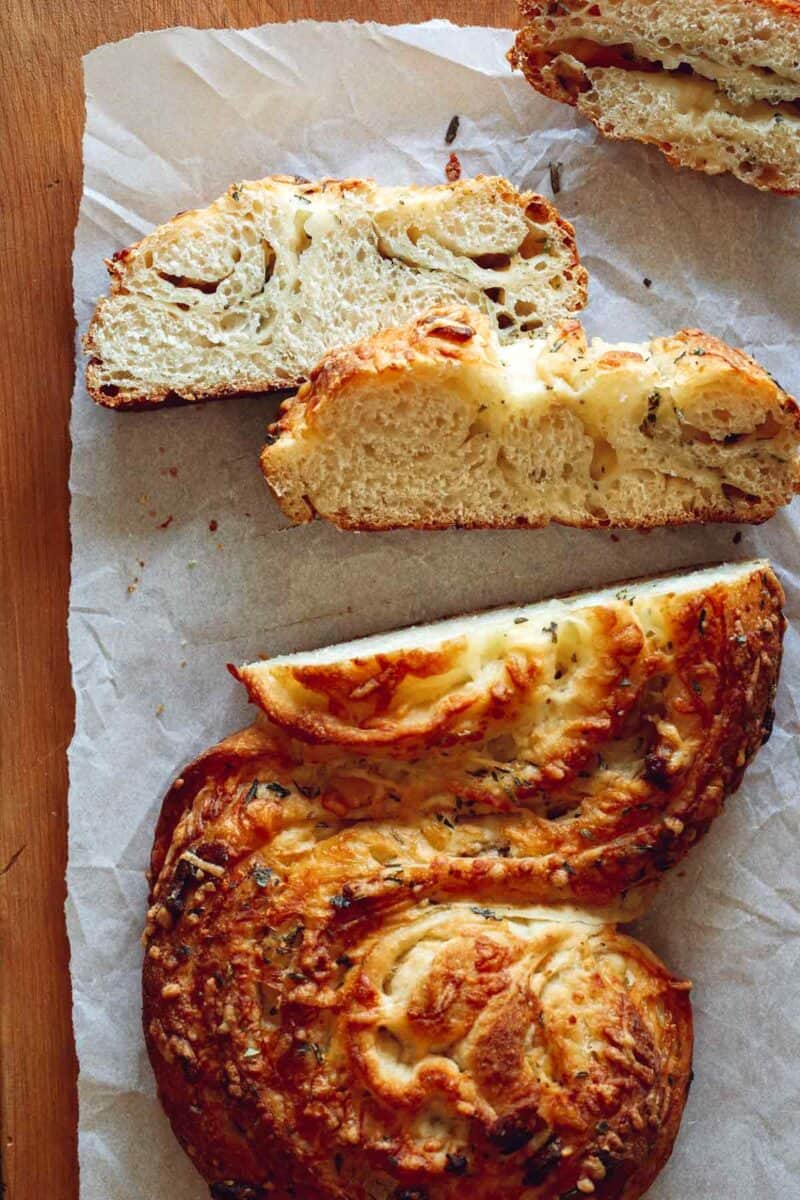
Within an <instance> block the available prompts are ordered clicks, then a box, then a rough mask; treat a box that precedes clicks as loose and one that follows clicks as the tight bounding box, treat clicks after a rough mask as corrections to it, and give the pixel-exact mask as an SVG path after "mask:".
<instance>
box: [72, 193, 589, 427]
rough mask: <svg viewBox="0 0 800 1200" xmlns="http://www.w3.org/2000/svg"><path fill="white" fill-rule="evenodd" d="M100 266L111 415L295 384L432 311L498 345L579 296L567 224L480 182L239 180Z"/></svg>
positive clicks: (98, 324) (90, 342)
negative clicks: (468, 313)
mask: <svg viewBox="0 0 800 1200" xmlns="http://www.w3.org/2000/svg"><path fill="white" fill-rule="evenodd" d="M107 265H108V269H109V273H110V275H111V290H110V294H109V295H108V296H106V297H105V298H104V299H102V300H100V302H99V303H98V305H97V308H96V310H95V313H94V316H93V318H92V321H91V324H90V326H89V330H88V333H87V336H86V339H85V343H84V344H85V348H86V351H87V353H88V354H89V355H90V356H91V357H90V359H89V366H88V368H87V373H86V382H87V387H88V389H89V392H90V394H91V396H92V397H93V399H95V400H96V401H97V402H98V403H99V404H105V405H107V406H108V407H111V408H147V407H150V406H152V405H155V404H164V403H180V402H184V401H191V400H198V399H204V398H209V397H215V396H225V395H231V394H235V393H241V392H256V391H267V390H271V389H281V388H290V387H295V386H296V385H297V384H298V383H300V382H301V380H302V379H303V378H305V376H306V375H307V374H308V371H309V370H310V368H311V367H312V366H313V365H314V363H315V362H317V360H318V359H319V358H321V356H322V355H323V354H324V353H325V351H326V350H330V349H331V348H332V347H334V346H339V345H345V344H347V343H349V342H353V341H356V340H358V339H359V338H362V337H365V336H367V335H368V334H370V333H374V332H375V331H376V330H379V329H381V328H384V327H385V326H387V325H395V324H397V323H398V322H401V321H405V320H408V319H409V318H410V317H412V316H414V315H416V314H417V313H418V312H419V311H421V310H422V309H424V308H426V307H430V305H431V304H434V303H436V302H437V301H443V300H448V299H449V300H453V299H458V300H462V301H464V302H467V303H470V304H474V305H477V306H478V307H479V308H480V309H482V310H483V311H484V312H485V313H486V314H487V317H488V319H489V320H490V322H491V324H492V326H493V327H494V328H496V329H497V330H498V333H499V335H500V338H501V340H502V341H504V342H505V341H510V340H513V339H514V338H515V337H518V336H519V335H520V334H521V333H523V332H527V331H530V330H532V329H538V328H539V327H540V326H542V325H543V324H546V323H548V322H550V321H552V320H554V319H555V318H557V317H560V316H565V315H567V314H569V313H571V312H573V311H575V310H576V309H579V308H582V307H583V305H584V303H585V300H586V272H585V271H584V270H583V268H582V267H581V266H580V263H579V261H578V253H577V250H576V248H575V238H574V231H573V229H572V226H571V225H569V224H568V223H567V222H566V221H563V220H561V218H560V217H559V216H558V214H557V212H556V211H555V209H554V208H553V207H552V205H551V204H549V203H548V202H547V201H546V200H544V199H543V198H542V197H541V196H537V195H534V194H533V193H532V192H518V191H516V190H515V189H514V188H513V187H512V186H511V185H510V184H509V183H507V182H506V181H505V180H504V179H495V178H485V177H479V178H477V179H465V180H462V181H459V182H456V183H451V184H448V185H445V186H441V187H378V186H376V184H374V183H372V182H371V181H370V180H358V179H350V180H344V181H338V180H326V181H324V182H322V183H308V182H305V181H302V180H295V179H293V178H290V177H287V176H273V177H271V178H268V179H262V180H260V181H258V182H255V183H239V184H235V185H234V186H233V187H231V188H230V189H229V190H228V192H227V194H226V195H225V196H223V197H222V198H221V199H219V200H217V201H216V203H214V204H212V205H211V206H210V207H209V208H205V209H201V210H198V211H195V212H185V213H180V214H178V216H177V217H175V218H174V219H173V220H172V221H169V222H168V223H167V224H166V225H162V226H161V227H160V228H159V229H156V230H155V231H154V232H153V233H151V234H149V235H148V236H147V237H145V238H143V239H142V241H140V242H138V243H137V244H136V245H135V246H130V247H129V248H128V249H127V250H123V251H121V252H120V253H118V254H115V255H114V258H113V259H112V260H111V261H109V262H108V264H107Z"/></svg>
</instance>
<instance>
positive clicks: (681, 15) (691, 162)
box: [509, 0, 800, 195]
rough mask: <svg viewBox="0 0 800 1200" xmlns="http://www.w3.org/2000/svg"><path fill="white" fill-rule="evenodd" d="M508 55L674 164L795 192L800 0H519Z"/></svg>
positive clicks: (799, 151)
mask: <svg viewBox="0 0 800 1200" xmlns="http://www.w3.org/2000/svg"><path fill="white" fill-rule="evenodd" d="M520 9H521V14H522V20H523V22H524V26H523V28H522V30H521V32H520V33H519V34H518V36H517V39H516V43H515V46H514V48H513V50H512V51H511V53H510V55H509V58H510V60H511V63H512V65H513V66H514V67H517V68H519V69H520V70H522V71H523V72H524V73H525V75H526V76H527V78H528V79H529V81H530V82H531V83H532V84H533V86H534V87H535V88H536V89H537V90H538V91H540V92H542V93H543V94H544V95H545V96H551V97H552V98H553V99H554V100H562V101H564V102H565V103H567V104H572V105H575V106H576V107H577V108H578V111H579V112H581V113H582V114H583V115H584V116H586V117H588V118H589V119H590V120H591V121H593V122H594V124H595V125H596V126H597V128H598V129H599V130H600V131H601V132H602V133H605V134H607V135H608V136H610V137H616V138H635V139H636V140H638V141H642V142H652V143H654V144H655V145H657V146H658V147H659V149H661V150H662V151H663V153H664V154H665V155H666V156H667V158H668V159H669V161H670V162H671V163H672V164H673V165H674V166H686V167H694V168H695V169H697V170H700V171H706V172H707V173H708V174H710V175H716V174H719V173H720V172H723V171H730V172H732V173H733V174H734V175H736V176H737V178H739V179H741V180H743V181H744V182H745V183H750V184H753V185H754V186H755V187H758V188H762V189H764V190H770V191H774V192H785V193H789V194H792V195H795V194H800V4H798V3H797V0H724V2H721V0H659V3H658V4H652V3H649V4H643V3H642V2H641V0H613V2H612V0H597V2H596V3H593V2H590V0H555V2H549V0H521V4H520Z"/></svg>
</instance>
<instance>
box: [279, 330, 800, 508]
mask: <svg viewBox="0 0 800 1200" xmlns="http://www.w3.org/2000/svg"><path fill="white" fill-rule="evenodd" d="M799 451H800V416H799V415H798V408H797V404H796V403H795V401H794V400H793V399H792V397H790V396H789V395H787V393H786V392H784V391H783V390H782V389H781V387H780V386H779V385H778V384H777V383H776V382H775V381H774V380H773V379H772V378H771V377H770V376H769V375H768V374H767V372H765V371H764V370H763V369H762V368H761V367H759V366H758V364H757V363H756V362H754V360H753V359H752V358H750V357H749V356H748V355H746V354H744V353H743V352H742V351H740V350H735V349H733V348H732V347H730V346H727V345H726V344H725V343H724V342H721V341H719V340H718V339H716V338H713V337H711V336H709V335H708V334H704V333H702V332H700V331H698V330H684V331H682V332H680V333H677V334H675V335H674V336H672V337H667V338H657V339H655V340H654V341H652V342H649V343H645V344H643V345H631V344H627V343H626V344H621V345H609V344H607V343H604V342H602V341H600V340H599V339H598V340H595V341H594V342H592V343H589V342H587V339H586V336H585V334H584V332H583V329H582V327H581V325H580V324H579V323H578V322H577V321H574V320H570V321H565V322H562V323H561V324H560V325H558V326H556V327H554V328H553V329H552V330H551V331H549V333H548V335H547V336H546V337H544V338H536V339H534V338H529V339H527V341H523V340H519V341H517V342H516V343H514V344H513V345H510V346H503V345H502V344H501V343H500V342H499V340H498V338H497V336H496V334H495V333H494V331H493V330H492V329H491V326H490V325H489V323H488V322H487V320H486V318H485V317H484V316H483V315H482V314H481V313H478V312H475V311H472V310H469V309H464V308H458V307H457V308H452V307H444V308H439V309H436V310H434V311H433V312H432V313H429V314H427V315H425V316H423V317H421V318H419V319H417V320H416V321H414V322H412V323H411V324H410V325H407V326H405V327H402V328H400V329H397V330H392V331H385V332H384V333H382V334H380V335H378V336H377V337H375V338H372V339H369V340H368V341H366V342H363V343H361V344H359V345H357V346H355V347H352V348H347V349H343V350H340V351H335V352H333V353H332V354H330V355H328V356H327V357H326V358H325V359H324V360H323V362H322V363H321V364H320V365H319V366H318V367H317V368H316V369H315V371H314V372H313V373H312V376H311V378H310V380H309V381H308V383H307V384H305V385H304V386H303V388H301V390H300V391H299V392H298V394H297V396H296V397H294V398H293V399H290V400H288V401H286V402H285V403H284V405H283V406H282V409H281V415H280V418H279V420H278V421H277V422H276V423H275V425H273V426H272V428H271V430H270V433H269V440H268V444H267V445H266V446H265V447H264V449H263V451H262V455H261V466H262V470H263V472H264V475H265V477H266V479H267V482H268V483H269V485H270V487H271V488H272V490H273V492H274V494H275V496H276V498H277V500H278V503H279V504H280V505H281V507H282V509H283V511H284V512H285V513H286V515H287V516H288V517H289V518H290V520H292V521H295V522H298V523H299V522H304V521H308V520H311V519H312V518H313V516H314V515H318V516H321V517H324V518H326V519H327V520H329V521H331V522H333V523H334V524H336V525H338V526H340V527H341V528H349V529H392V528H420V529H439V528H446V527H448V526H453V525H456V526H462V527H472V528H514V527H529V528H536V527H539V526H542V525H546V524H548V523H550V522H559V523H562V524H567V525H575V526H581V527H584V528H592V527H608V526H614V527H631V528H640V529H644V528H650V527H653V526H657V525H672V524H675V525H678V524H688V523H695V522H701V521H736V522H743V521H747V522H751V523H754V522H759V521H763V520H766V519H767V518H768V517H769V516H771V515H772V514H773V513H774V512H775V510H776V509H777V508H778V507H779V506H780V505H782V504H786V503H788V502H789V501H790V500H791V498H792V496H793V495H794V493H795V491H796V490H798V484H799V481H800V459H799V458H798V454H799Z"/></svg>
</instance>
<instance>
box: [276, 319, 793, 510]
mask: <svg viewBox="0 0 800 1200" xmlns="http://www.w3.org/2000/svg"><path fill="white" fill-rule="evenodd" d="M547 337H548V341H549V343H550V349H549V352H548V354H547V356H546V366H544V367H542V366H540V365H537V367H536V368H535V370H536V371H538V372H540V374H541V380H540V381H539V382H540V383H544V384H545V385H546V386H547V388H548V392H549V393H550V394H553V395H558V391H557V390H556V391H555V392H554V390H553V387H552V384H553V383H556V384H557V385H558V384H560V383H561V380H562V378H563V379H565V380H566V381H567V387H568V389H569V388H575V387H577V386H579V385H580V386H583V381H584V379H585V378H587V377H591V378H594V377H595V376H596V377H600V376H602V374H603V373H604V372H606V371H608V372H611V371H613V370H614V369H615V368H617V367H619V366H622V365H629V366H630V367H631V368H632V370H633V371H634V372H636V370H637V368H640V370H641V375H642V379H646V378H651V379H652V374H648V372H649V371H650V368H649V366H648V365H647V362H648V361H649V360H650V359H658V360H659V361H662V362H663V363H664V364H668V365H666V366H665V367H664V369H663V372H662V376H663V380H664V385H665V386H667V387H668V388H669V390H670V391H671V392H674V394H675V397H676V401H678V400H679V401H680V402H681V403H685V402H686V401H689V402H691V397H693V396H695V395H697V394H699V392H700V391H701V390H702V389H704V388H705V389H706V390H708V392H709V394H710V393H711V392H712V391H713V390H714V389H715V388H717V389H719V390H720V392H721V391H722V390H723V389H727V390H729V391H734V390H735V391H736V392H738V393H741V394H746V395H747V400H748V403H749V404H751V405H752V406H753V407H754V408H757V409H759V410H760V412H762V413H763V417H762V419H763V420H764V421H768V420H770V419H773V417H774V415H775V414H776V413H777V414H778V415H779V416H780V420H781V422H782V424H783V425H784V426H787V427H789V428H790V429H791V430H792V431H793V435H794V437H795V440H796V443H797V444H798V445H800V408H798V405H797V402H796V401H795V399H794V398H793V397H792V396H790V395H789V394H788V393H786V392H785V391H784V390H783V389H782V388H781V387H780V385H779V384H778V383H777V382H776V380H774V379H773V378H772V377H771V376H770V375H769V374H768V372H767V371H765V370H764V369H763V367H761V366H760V365H759V364H758V363H757V362H756V361H755V359H753V358H751V357H750V355H748V354H746V353H745V352H744V351H743V350H740V349H736V348H734V347H732V346H729V345H727V344H726V343H725V342H723V341H721V340H720V339H719V338H716V337H714V336H713V335H711V334H708V333H704V332H703V331H702V330H700V329H682V330H679V331H678V332H677V333H675V334H673V335H670V336H667V337H661V338H654V339H653V340H652V341H650V342H649V343H643V344H642V346H641V348H640V349H639V350H630V349H624V350H621V349H619V348H616V347H613V346H611V347H609V348H608V349H607V350H606V351H605V352H604V353H603V355H602V356H601V357H599V358H597V357H596V356H595V357H593V358H591V361H590V360H589V359H588V358H587V359H586V362H587V366H588V371H589V372H591V376H587V374H586V373H585V372H579V373H576V371H575V367H574V364H575V363H576V362H578V358H579V357H580V359H581V361H583V356H585V355H586V354H587V350H588V349H589V346H588V342H587V338H586V335H585V332H584V330H583V327H582V325H581V323H580V322H579V321H577V320H575V319H574V318H570V319H566V320H563V321H560V322H558V323H557V324H556V325H555V326H553V328H552V329H551V330H549V331H548V335H547ZM540 361H544V360H540ZM448 364H456V365H458V366H459V367H461V368H464V370H465V371H466V370H469V369H470V368H477V369H480V370H488V371H496V372H497V374H498V377H501V378H502V371H503V367H502V364H501V362H500V358H499V356H498V345H497V342H496V339H494V338H493V336H492V333H491V329H490V326H489V322H488V321H487V319H486V317H485V316H484V314H482V313H480V312H477V311H476V310H474V309H471V308H469V307H467V306H464V305H451V304H449V305H438V306H436V307H435V308H433V309H431V310H430V311H429V312H427V313H424V314H423V315H421V316H419V317H417V318H416V319H415V320H413V321H410V322H409V323H408V324H406V325H403V326H401V327H399V328H394V329H386V330H383V331H381V332H380V333H378V334H375V335H374V336H372V337H370V338H366V339H364V340H363V341H361V342H358V343H355V344H354V345H351V346H343V347H340V348H337V349H335V350H332V351H331V352H330V353H329V354H326V355H325V357H324V358H323V359H322V361H321V362H320V363H318V364H317V366H316V367H315V368H314V369H313V370H312V371H311V373H310V375H309V378H308V381H307V382H306V383H305V384H304V385H303V386H302V387H301V388H300V389H299V391H298V392H297V394H296V395H294V396H290V397H289V398H287V399H286V400H284V402H283V403H282V405H281V407H280V410H279V414H278V418H277V420H276V421H275V422H273V423H272V424H271V425H270V427H269V429H268V432H267V438H266V444H265V446H264V448H263V449H262V452H261V459H260V462H261V470H262V472H263V474H264V477H265V479H266V481H267V484H268V486H269V488H270V490H271V491H272V493H273V495H274V497H275V499H276V501H277V502H278V504H279V505H280V507H281V508H282V510H283V512H284V513H285V514H286V516H287V517H289V519H290V520H292V521H293V522H295V523H297V524H303V523H305V522H307V521H311V520H313V519H314V518H315V517H317V516H321V517H323V518H324V519H326V520H329V521H331V522H332V523H333V524H334V525H336V526H337V527H338V528H340V529H355V530H364V531H367V530H369V531H379V530H388V529H393V528H397V526H398V522H397V521H396V520H393V519H387V520H381V519H379V518H373V517H366V516H364V515H363V514H361V513H360V512H359V513H357V514H353V513H351V512H349V511H347V510H346V509H345V510H338V511H331V509H330V508H328V509H325V511H322V512H320V511H318V510H317V508H316V507H315V503H314V499H313V496H312V495H309V494H308V493H309V491H310V490H311V489H310V488H308V489H303V488H300V489H299V488H298V475H299V474H301V473H302V470H303V461H302V457H303V454H304V452H305V451H306V448H307V447H313V444H314V440H315V439H316V438H319V439H320V440H322V441H325V440H326V439H330V438H331V437H333V436H336V435H335V434H331V433H329V432H327V431H326V428H325V422H326V417H327V414H328V412H329V411H330V410H331V409H333V408H334V407H335V406H337V405H342V404H344V403H346V402H347V401H348V399H349V395H350V392H351V390H352V389H355V388H358V387H360V386H361V387H363V386H364V385H368V386H369V387H370V388H371V389H372V390H373V391H374V394H375V395H376V396H381V395H383V394H384V391H385V394H386V396H387V398H388V403H394V401H395V395H394V392H395V388H394V385H395V383H396V382H397V381H399V380H403V379H411V380H413V379H414V378H415V377H416V378H420V379H422V378H424V377H425V375H426V372H427V371H428V370H429V369H431V368H433V369H434V370H436V369H437V368H441V367H443V366H447V365H448ZM533 376H534V368H533V367H532V368H531V377H532V378H533ZM446 386H447V375H446V374H443V375H442V387H443V388H445V387H446ZM643 386H644V385H643ZM659 386H662V383H661V377H659ZM623 387H624V388H625V389H629V387H630V381H629V380H628V379H625V380H624V381H623ZM334 428H335V427H334ZM699 436H700V437H702V436H703V434H702V433H700V435H699ZM733 440H736V439H735V438H734V439H733ZM789 488H791V482H790V484H789ZM795 490H797V491H800V460H798V462H797V465H796V467H795ZM736 493H737V489H736V488H729V489H728V490H727V492H726V490H725V488H723V489H722V495H721V497H720V500H721V502H717V501H716V500H715V499H706V500H705V502H704V501H702V500H700V499H699V497H698V501H697V504H696V507H695V508H693V509H692V510H690V511H683V512H678V513H677V515H675V516H673V517H672V518H671V519H670V520H669V521H665V520H664V518H663V516H661V515H660V514H659V513H657V512H656V513H653V512H650V511H648V512H645V513H641V512H635V513H631V515H630V516H628V515H626V514H623V515H615V516H614V520H613V522H612V521H611V520H610V519H609V517H608V516H607V515H604V513H603V512H602V510H598V511H597V513H596V514H593V515H592V516H590V517H586V518H584V517H581V516H575V517H570V516H568V515H566V514H563V513H560V514H553V515H552V516H551V515H548V514H544V515H543V516H541V517H540V518H539V519H532V518H531V517H530V516H525V515H509V516H504V515H502V514H501V513H498V514H497V515H496V516H493V517H492V519H491V520H490V521H486V520H465V519H463V518H462V519H460V520H459V521H458V522H456V524H457V525H458V527H459V528H463V529H486V528H492V529H498V528H506V529H521V528H528V529H531V528H541V527H543V526H545V525H547V524H550V523H551V522H552V523H556V524H562V525H571V526H574V527H577V528H583V529H590V528H605V527H607V526H609V525H611V524H613V525H614V526H615V527H616V528H631V529H649V528H654V527H656V526H663V525H664V524H670V525H674V526H678V525H684V524H696V523H700V522H706V521H717V522H741V521H747V522H748V523H752V524H759V523H760V522H762V521H765V520H767V519H768V518H769V517H771V516H773V515H774V513H775V510H776V498H775V496H768V497H764V498H761V497H759V496H755V495H749V494H742V495H737V494H736ZM790 494H791V493H790ZM706 496H708V489H706ZM789 498H790V496H789V497H786V499H787V500H788V499H789ZM784 502H785V501H784ZM453 524H454V522H453V521H452V520H450V519H448V518H447V517H444V518H442V519H441V520H430V519H417V520H414V521H412V520H410V519H409V518H407V517H404V520H403V526H404V527H406V528H414V529H418V530H433V529H444V528H449V527H452V525H453Z"/></svg>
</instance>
